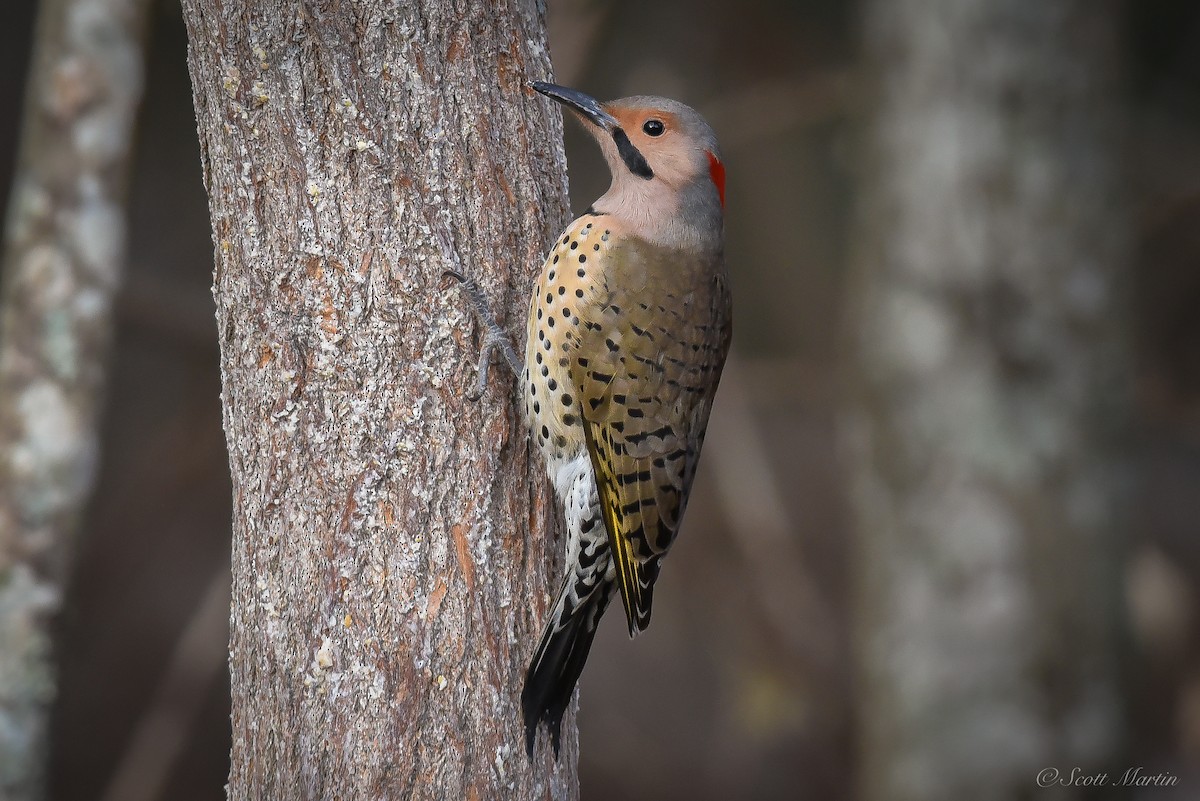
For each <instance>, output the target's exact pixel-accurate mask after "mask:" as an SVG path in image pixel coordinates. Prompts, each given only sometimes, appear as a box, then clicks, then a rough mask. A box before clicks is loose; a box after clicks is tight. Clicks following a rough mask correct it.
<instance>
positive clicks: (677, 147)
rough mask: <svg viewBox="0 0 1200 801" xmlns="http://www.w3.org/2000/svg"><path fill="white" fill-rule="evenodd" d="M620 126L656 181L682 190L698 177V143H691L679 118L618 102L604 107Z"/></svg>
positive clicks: (665, 111) (655, 110)
mask: <svg viewBox="0 0 1200 801" xmlns="http://www.w3.org/2000/svg"><path fill="white" fill-rule="evenodd" d="M604 109H605V111H607V112H608V113H609V114H611V115H613V117H615V118H616V119H617V122H619V123H620V125H621V128H622V130H624V131H625V135H626V136H628V137H629V141H630V143H631V144H632V145H633V146H634V147H636V148H637V149H638V151H639V152H640V153H641V154H642V155H643V156H644V157H645V159H646V161H647V162H648V163H649V164H650V167H651V169H653V170H654V176H655V178H656V179H658V180H661V181H662V182H663V183H664V184H666V185H667V186H671V187H679V186H682V185H684V184H685V183H687V182H688V181H690V180H692V179H693V178H695V177H696V175H697V173H699V172H700V169H701V168H702V167H703V164H704V161H703V160H702V159H701V158H700V156H701V155H702V154H700V153H698V152H697V151H698V150H700V147H699V145H698V143H696V142H693V141H691V140H690V139H689V138H688V136H687V134H686V132H685V131H684V130H683V126H682V125H681V124H680V121H679V118H678V116H676V115H675V114H673V113H672V112H669V111H667V110H665V109H654V108H649V109H648V108H627V107H623V106H621V105H619V104H617V103H611V104H608V105H606V106H605V107H604Z"/></svg>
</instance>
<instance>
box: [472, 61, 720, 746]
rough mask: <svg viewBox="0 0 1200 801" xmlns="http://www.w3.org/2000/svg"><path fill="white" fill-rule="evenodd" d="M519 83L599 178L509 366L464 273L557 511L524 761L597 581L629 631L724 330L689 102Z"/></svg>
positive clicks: (668, 539) (566, 677) (682, 494)
mask: <svg viewBox="0 0 1200 801" xmlns="http://www.w3.org/2000/svg"><path fill="white" fill-rule="evenodd" d="M530 85H531V87H532V88H533V89H535V90H536V91H538V92H540V93H541V94H543V95H546V96H547V97H550V98H552V99H554V100H556V101H558V102H559V103H560V104H562V105H563V106H565V107H566V108H568V109H570V110H571V111H573V112H574V113H575V114H576V115H577V116H578V117H579V118H580V120H581V121H582V123H583V125H584V127H585V128H586V129H587V131H588V132H589V133H590V134H591V135H592V137H593V138H594V139H595V140H596V142H597V143H598V144H599V145H600V150H601V152H602V153H603V154H604V159H605V161H606V162H607V164H608V167H609V170H610V172H611V173H612V183H611V185H610V186H609V188H608V191H607V192H605V193H604V195H602V196H601V197H600V198H599V199H598V200H596V202H595V203H593V204H592V206H591V207H590V208H589V209H588V210H587V211H586V212H584V214H583V215H582V216H580V217H579V218H578V219H576V220H574V221H573V222H572V223H571V224H570V225H569V226H567V229H566V230H565V231H564V232H563V233H562V234H561V235H560V236H559V237H558V239H557V240H556V242H555V244H554V247H553V249H552V251H551V252H550V254H549V256H548V257H547V258H546V261H545V264H544V265H543V267H542V271H541V275H540V276H539V278H538V279H537V282H536V284H535V289H534V292H533V296H532V298H531V300H530V305H529V318H528V325H527V331H526V333H527V338H526V347H525V359H524V363H523V364H516V363H515V362H516V358H515V354H514V353H513V352H512V351H511V347H510V346H509V345H508V343H507V339H506V337H504V336H503V334H502V332H501V331H500V329H499V328H498V327H497V326H496V325H495V323H494V321H493V320H492V318H491V316H490V312H489V311H487V309H486V303H484V301H483V297H482V293H481V292H479V290H478V287H476V286H475V285H474V284H473V283H472V282H470V281H468V280H466V279H464V278H463V277H462V276H460V275H458V274H457V273H450V274H451V275H454V277H456V278H458V279H459V280H460V281H462V282H463V283H464V285H466V286H467V288H468V290H469V291H470V293H471V296H472V300H473V301H474V303H475V305H476V308H477V310H479V311H480V316H481V317H483V318H484V319H485V320H486V324H487V328H488V337H487V340H486V342H485V344H484V353H483V354H481V357H480V382H479V392H480V393H481V392H482V389H483V386H484V382H485V381H486V370H487V360H488V356H489V353H490V350H491V347H492V346H495V345H500V346H502V347H503V348H504V349H505V350H506V355H508V360H509V362H510V364H513V367H514V370H516V371H517V372H518V373H519V374H520V376H521V388H522V389H521V391H522V393H523V395H524V404H525V417H526V421H527V422H528V424H529V427H530V431H531V433H532V436H533V439H534V440H535V441H536V442H537V445H538V448H539V450H540V451H541V453H542V456H543V458H544V460H545V463H546V470H547V473H548V474H549V477H550V480H551V482H552V483H553V485H554V488H555V491H556V493H557V495H558V498H559V500H560V501H561V503H562V504H563V508H564V512H565V518H566V530H567V543H566V551H567V553H566V571H565V574H566V575H565V577H564V579H563V581H562V585H561V588H560V589H559V592H558V596H557V600H556V602H555V604H554V607H553V609H552V611H551V612H550V615H549V617H548V619H547V620H546V622H545V627H544V630H543V633H542V636H541V640H540V642H539V643H538V646H537V649H536V650H535V652H534V655H533V657H532V659H531V660H530V664H529V669H528V672H527V673H526V677H525V686H524V689H523V691H522V693H521V706H522V712H523V715H524V723H525V735H526V750H527V752H528V753H529V756H530V758H532V756H533V747H534V743H535V739H536V735H537V729H538V726H539V725H540V724H541V723H545V724H546V726H547V728H548V730H549V734H550V741H551V745H552V746H553V748H554V754H555V757H556V758H557V756H558V752H559V744H560V743H559V740H560V731H561V727H562V717H563V714H564V713H565V711H566V709H567V706H568V704H569V703H570V700H571V695H572V693H573V691H574V689H575V685H576V683H577V682H578V680H579V676H580V674H581V673H582V671H583V665H584V662H585V661H586V660H587V655H588V651H589V649H590V648H591V645H592V639H593V637H594V636H595V632H596V627H597V625H598V624H599V622H600V617H601V615H603V614H604V611H605V609H606V607H607V606H608V604H609V601H610V600H611V599H612V596H613V595H614V593H615V592H618V591H619V593H620V597H621V603H622V606H623V607H624V609H625V617H626V621H627V623H628V626H629V635H630V636H631V637H633V636H636V635H637V634H638V632H640V631H642V630H643V629H645V628H646V626H647V625H648V624H649V622H650V608H651V603H652V600H653V592H654V583H655V580H656V579H657V578H658V572H659V566H660V564H661V562H662V559H663V557H664V556H665V555H666V553H667V551H668V550H669V549H670V547H671V544H672V542H674V540H675V535H676V533H677V532H678V531H679V525H680V521H681V520H682V518H683V513H684V509H685V508H686V506H687V499H688V492H689V490H690V488H691V485H692V478H693V477H694V476H695V473H696V465H697V463H698V461H699V459H700V450H701V447H702V446H703V444H704V432H705V429H706V427H707V425H708V417H709V410H710V409H711V408H712V401H713V395H714V394H715V392H716V389H717V383H718V381H719V380H720V377H721V370H722V367H723V366H724V363H725V356H726V354H727V353H728V350H729V341H730V336H731V332H732V327H731V326H732V313H731V301H730V293H729V286H728V278H727V274H726V271H725V258H724V212H725V168H724V166H723V164H722V162H721V153H720V150H719V148H718V145H717V139H716V135H715V134H714V133H713V131H712V128H710V127H709V125H708V123H706V122H705V121H704V119H703V118H702V117H701V116H700V115H699V114H698V113H697V112H696V111H695V110H693V109H691V108H689V107H688V106H685V105H684V104H682V103H679V102H677V101H674V100H668V99H666V98H661V97H646V96H642V97H627V98H623V99H620V100H613V101H611V102H608V103H600V102H598V101H597V100H596V99H594V98H592V97H590V96H588V95H586V94H584V93H582V92H579V91H576V90H574V89H568V88H565V87H562V86H557V85H555V84H550V83H544V82H541V81H535V82H533V83H531V84H530Z"/></svg>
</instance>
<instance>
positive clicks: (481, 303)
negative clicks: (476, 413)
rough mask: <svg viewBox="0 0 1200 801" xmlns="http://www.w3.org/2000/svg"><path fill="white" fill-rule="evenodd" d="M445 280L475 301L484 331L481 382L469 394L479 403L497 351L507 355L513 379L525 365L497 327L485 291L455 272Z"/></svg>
mask: <svg viewBox="0 0 1200 801" xmlns="http://www.w3.org/2000/svg"><path fill="white" fill-rule="evenodd" d="M442 277H444V278H453V279H455V280H456V281H458V283H459V286H461V287H462V288H463V290H464V291H465V292H466V293H467V297H468V298H469V299H470V301H471V306H472V307H473V308H474V310H475V317H476V319H477V320H478V321H479V324H480V325H481V326H483V329H484V337H483V344H482V346H480V349H479V364H478V366H477V367H476V374H477V376H478V379H477V383H476V385H475V391H474V392H471V393H468V394H467V400H469V401H471V402H475V401H477V400H479V399H480V398H482V397H483V393H484V390H486V389H487V379H488V371H489V370H490V369H491V366H492V352H493V351H494V350H496V349H499V350H500V352H501V353H502V354H503V355H504V360H505V362H507V363H508V366H509V368H510V369H511V370H512V371H513V375H520V374H521V362H520V360H518V359H517V352H516V350H514V349H513V346H512V342H511V341H509V338H508V336H507V335H506V334H505V333H504V329H502V328H501V327H500V326H499V325H498V324H497V323H496V317H495V315H493V314H492V309H491V306H489V305H488V301H487V298H486V297H485V296H484V294H483V290H481V289H480V288H479V284H477V283H475V281H474V280H473V279H471V278H467V277H466V276H465V275H463V274H462V273H458V272H455V271H454V270H446V271H445V272H443V273H442Z"/></svg>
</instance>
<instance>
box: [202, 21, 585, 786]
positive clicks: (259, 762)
mask: <svg viewBox="0 0 1200 801" xmlns="http://www.w3.org/2000/svg"><path fill="white" fill-rule="evenodd" d="M183 8H184V16H185V18H186V22H187V28H188V37H189V41H190V50H189V54H190V55H189V67H190V71H191V77H192V85H193V89H194V96H195V104H196V114H197V118H198V125H199V133H200V149H201V155H202V159H203V165H204V176H205V183H206V186H207V189H208V194H209V203H210V211H211V215H212V224H213V239H214V244H215V247H216V271H215V287H214V294H215V297H216V303H217V323H218V326H219V336H220V344H221V369H222V385H223V390H224V392H223V402H224V419H225V431H226V436H227V439H228V444H229V453H230V468H231V471H232V477H233V492H234V521H233V609H232V620H231V624H232V640H231V644H230V649H231V653H230V667H231V671H232V683H233V715H232V718H233V719H232V724H233V754H232V768H231V773H230V781H229V796H230V798H233V799H263V798H278V799H309V798H312V799H322V798H340V799H346V800H349V799H391V798H405V799H412V798H438V799H442V798H455V799H492V798H511V799H527V798H535V797H536V798H546V797H553V798H574V797H575V796H576V793H577V780H576V767H575V765H576V760H577V744H576V738H575V737H574V736H572V737H570V738H569V742H568V747H567V748H566V749H565V750H564V753H563V755H562V760H561V761H560V762H559V763H558V764H557V765H555V764H554V763H553V760H552V758H551V757H550V756H549V755H548V753H546V752H541V753H539V759H538V760H537V762H536V763H535V765H534V766H533V767H532V768H531V766H530V764H529V762H528V760H527V759H526V758H525V755H524V753H523V751H522V739H521V722H520V714H519V708H518V704H517V700H518V698H519V695H520V682H521V679H522V676H523V671H524V666H525V660H526V659H527V658H528V656H529V651H530V650H531V648H532V647H533V645H534V643H535V642H536V639H537V635H536V626H537V624H538V622H539V621H540V620H541V619H542V617H543V614H544V609H545V604H546V602H547V600H548V599H547V597H546V590H547V588H549V587H550V586H551V582H550V581H549V580H548V579H547V568H548V567H549V564H548V560H547V558H546V556H545V554H546V553H547V551H548V550H551V549H549V548H547V545H546V543H545V542H544V538H543V536H542V533H541V532H543V531H545V530H546V525H547V521H548V520H549V519H550V518H551V516H552V514H553V507H552V506H550V505H549V504H548V503H547V500H548V495H547V493H546V488H545V486H544V484H545V482H544V481H543V480H542V479H541V478H540V477H539V476H538V471H534V473H533V474H531V473H530V471H529V465H528V463H527V462H528V449H527V447H526V441H525V437H524V435H523V433H522V431H521V429H520V427H519V423H518V417H517V412H516V411H515V405H514V403H513V400H515V397H514V394H513V391H512V388H513V382H512V380H511V378H510V377H508V376H504V377H503V380H502V381H501V380H499V379H495V378H494V380H493V384H492V389H491V391H490V392H489V393H488V394H487V395H486V396H485V397H484V400H483V402H482V403H481V404H471V403H467V402H465V401H464V399H463V393H464V389H465V388H467V387H469V386H470V385H471V382H472V380H473V369H472V364H473V362H474V357H475V355H476V353H477V348H478V342H477V340H475V339H473V338H472V336H471V334H472V332H473V330H474V325H473V321H472V316H471V314H470V312H469V310H468V309H469V307H468V305H467V303H466V302H465V298H464V297H463V295H462V294H460V293H459V292H458V291H457V290H456V289H455V290H448V289H446V288H445V287H444V280H443V278H442V271H443V270H444V269H447V268H451V267H454V268H457V269H460V270H462V271H463V272H465V273H467V274H470V275H473V276H475V277H477V278H478V279H479V280H480V282H481V284H482V285H483V286H484V287H485V288H486V289H487V290H488V291H489V292H490V294H491V295H492V296H493V297H495V298H498V299H500V300H501V301H502V302H501V303H500V312H501V317H502V322H503V319H504V318H506V319H508V320H510V321H511V320H513V319H523V312H524V309H525V305H526V302H527V301H526V292H527V286H528V280H529V279H530V274H531V271H532V270H533V269H535V268H536V266H537V265H538V264H539V262H540V258H541V254H542V253H543V248H544V245H545V243H547V242H548V241H549V240H550V238H551V237H552V236H554V235H555V234H556V233H557V231H558V228H559V226H560V225H561V224H562V223H563V222H564V220H565V216H566V182H565V168H564V164H565V162H564V158H563V154H562V145H561V117H560V116H559V115H558V113H557V112H552V111H551V110H550V107H549V104H548V103H547V102H544V101H542V100H541V99H539V98H536V95H533V94H532V93H531V92H530V91H528V90H527V89H526V87H525V82H526V80H527V79H528V78H533V77H542V76H547V75H549V74H550V65H549V54H548V51H547V49H546V45H545V34H544V20H543V18H542V13H543V9H542V8H541V7H540V6H539V4H537V3H535V2H534V0H517V1H516V2H501V3H467V4H461V3H453V2H451V1H450V0H428V1H427V2H423V3H415V2H401V3H395V2H384V0H360V1H359V2H333V0H329V1H328V2H327V1H326V0H314V1H313V2H304V3H283V4H282V5H276V4H257V3H249V2H239V1H238V0H234V1H233V2H230V1H229V0H225V1H224V2H219V1H218V0H183ZM553 550H557V548H553ZM570 731H572V732H573V731H574V728H573V726H572V727H571V729H570Z"/></svg>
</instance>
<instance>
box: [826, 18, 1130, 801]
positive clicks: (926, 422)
mask: <svg viewBox="0 0 1200 801" xmlns="http://www.w3.org/2000/svg"><path fill="white" fill-rule="evenodd" d="M1114 15H1115V9H1114V4H1112V3H1100V4H1097V3H1094V2H1086V1H1085V0H1021V1H1020V2H1005V3H995V2H989V1H988V0H937V1H935V2H917V0H903V1H902V2H896V0H876V1H875V2H873V3H871V4H870V5H869V8H868V22H867V37H866V44H867V55H868V62H869V65H870V68H871V70H872V73H873V78H874V80H875V82H876V83H877V89H878V91H879V97H878V103H879V104H878V106H877V107H876V111H875V114H874V119H873V121H872V125H871V128H870V137H869V148H870V151H871V158H872V160H871V162H870V164H869V167H868V169H867V172H866V174H865V179H866V181H865V192H864V195H865V202H864V206H863V209H862V215H861V219H860V234H861V238H860V253H859V259H858V268H859V274H858V276H857V281H856V283H855V285H854V303H853V309H852V312H851V318H850V325H851V326H852V327H853V349H852V350H853V357H852V364H853V370H854V373H855V375H854V379H853V382H852V386H853V390H852V404H851V411H850V412H849V414H848V418H847V420H846V423H847V426H846V431H847V438H846V445H847V456H848V462H849V469H850V473H851V479H852V487H853V489H852V505H853V510H854V515H855V518H856V519H855V525H856V528H857V538H858V552H857V556H856V559H857V562H858V571H857V572H858V578H857V581H858V586H859V598H858V602H859V621H858V626H857V640H858V648H859V652H860V657H861V666H862V667H861V673H860V676H859V679H860V687H859V693H858V702H859V708H860V710H861V711H860V715H859V721H858V722H859V725H860V727H861V737H862V739H861V743H862V761H861V764H860V767H861V778H862V782H861V783H862V789H863V797H864V798H866V799H888V801H906V800H908V799H912V800H914V801H915V800H916V799H920V801H937V800H938V799H962V798H974V799H1023V798H1033V797H1037V798H1039V799H1043V798H1044V799H1055V798H1078V797H1081V796H1082V795H1083V794H1084V793H1086V792H1089V791H1088V790H1086V789H1085V788H1081V787H1071V786H1062V785H1060V784H1058V783H1057V782H1055V783H1053V784H1052V786H1050V787H1048V788H1045V789H1043V788H1041V787H1039V786H1038V784H1037V780H1038V776H1039V771H1041V770H1043V769H1057V770H1061V771H1062V772H1063V773H1062V775H1061V776H1060V777H1058V778H1060V779H1066V778H1068V777H1069V773H1070V771H1071V769H1072V768H1073V767H1080V768H1081V769H1082V770H1084V771H1102V770H1110V769H1115V768H1117V767H1118V766H1117V765H1116V764H1114V763H1115V754H1116V749H1117V748H1119V740H1120V733H1121V730H1122V727H1121V712H1120V709H1119V703H1118V697H1119V693H1118V688H1117V686H1116V680H1117V659H1116V656H1115V653H1114V651H1115V647H1116V634H1115V632H1116V628H1117V627H1116V613H1117V609H1118V606H1119V593H1120V589H1119V582H1118V581H1117V580H1116V571H1115V568H1114V562H1115V560H1116V558H1117V545H1116V536H1115V534H1116V531H1115V526H1116V525H1117V521H1118V519H1119V517H1120V514H1119V512H1120V510H1121V508H1122V504H1121V503H1120V497H1121V490H1122V487H1123V483H1124V479H1123V473H1122V470H1121V461H1120V458H1119V443H1118V440H1119V433H1120V430H1121V425H1122V416H1123V404H1124V403H1125V390H1124V387H1125V382H1124V379H1125V374H1124V372H1123V371H1124V368H1125V356H1124V353H1123V347H1122V344H1121V340H1122V337H1123V330H1122V319H1123V314H1122V313H1121V309H1120V304H1119V298H1120V297H1121V295H1122V293H1121V292H1120V291H1119V288H1118V287H1117V285H1116V276H1117V271H1118V268H1119V266H1120V265H1121V263H1122V258H1123V255H1124V247H1125V241H1124V240H1125V234H1124V230H1123V225H1122V219H1123V216H1122V209H1121V208H1120V207H1119V204H1118V203H1117V198H1118V197H1119V191H1118V179H1117V174H1118V170H1117V169H1116V152H1115V150H1116V145H1117V142H1116V141H1115V136H1114V133H1115V126H1114V122H1115V114H1114V110H1113V109H1112V108H1110V107H1109V104H1110V103H1111V102H1113V98H1114V96H1115V95H1116V92H1115V91H1114V71H1115V58H1114V56H1115V53H1114V47H1113V36H1112V25H1113V21H1114ZM1117 773H1118V774H1119V771H1117ZM1050 775H1051V774H1043V777H1042V778H1043V780H1045V779H1046V778H1047V777H1049V776H1050ZM1109 789H1110V790H1111V791H1112V792H1113V793H1116V794H1119V791H1117V790H1114V789H1112V788H1109Z"/></svg>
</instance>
